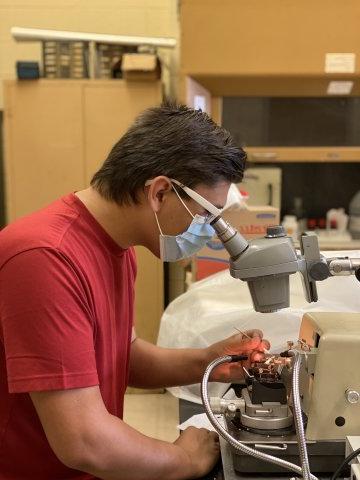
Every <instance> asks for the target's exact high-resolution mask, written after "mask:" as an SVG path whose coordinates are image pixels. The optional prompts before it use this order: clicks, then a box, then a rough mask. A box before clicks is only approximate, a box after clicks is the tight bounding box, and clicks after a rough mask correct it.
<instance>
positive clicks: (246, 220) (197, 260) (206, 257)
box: [192, 206, 279, 280]
mask: <svg viewBox="0 0 360 480" xmlns="http://www.w3.org/2000/svg"><path fill="white" fill-rule="evenodd" d="M223 218H224V219H225V220H226V221H227V222H229V223H230V225H232V226H233V227H234V228H236V229H237V230H238V231H239V232H240V233H241V234H242V235H243V236H244V237H245V238H246V239H247V240H251V239H253V238H259V237H263V236H264V235H265V234H266V229H267V227H269V226H271V225H278V224H279V209H278V208H275V207H270V206H263V207H261V206H248V207H247V208H246V209H239V208H236V209H229V210H226V211H225V212H224V214H223ZM228 267H229V254H228V253H227V251H226V250H225V248H224V246H223V244H222V243H221V242H220V240H219V239H218V238H217V237H216V236H215V237H214V238H213V239H212V240H210V242H208V243H207V246H206V247H204V248H202V249H201V250H200V251H199V252H198V253H197V255H196V257H194V259H193V262H192V271H193V278H194V280H201V279H203V278H205V277H208V276H209V275H212V274H213V273H216V272H220V271H221V270H226V269H227V268H228Z"/></svg>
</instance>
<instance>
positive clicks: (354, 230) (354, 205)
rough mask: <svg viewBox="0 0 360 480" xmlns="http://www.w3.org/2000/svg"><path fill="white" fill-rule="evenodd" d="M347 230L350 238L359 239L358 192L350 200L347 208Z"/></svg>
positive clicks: (359, 205) (359, 206)
mask: <svg viewBox="0 0 360 480" xmlns="http://www.w3.org/2000/svg"><path fill="white" fill-rule="evenodd" d="M349 213H350V222H349V230H350V233H351V236H352V238H354V239H356V240H358V239H360V190H359V191H358V192H357V193H356V194H355V196H354V197H353V198H352V200H351V202H350V206H349Z"/></svg>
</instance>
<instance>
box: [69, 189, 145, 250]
mask: <svg viewBox="0 0 360 480" xmlns="http://www.w3.org/2000/svg"><path fill="white" fill-rule="evenodd" d="M75 195H76V196H77V197H78V198H79V200H80V201H81V202H82V203H83V204H84V205H85V207H86V208H87V210H89V212H90V213H91V215H92V216H93V217H94V218H95V220H96V221H97V222H98V223H99V224H100V225H101V226H102V228H103V229H104V230H105V231H106V232H107V233H108V234H109V235H110V237H111V238H112V239H113V240H114V241H115V242H116V243H117V244H118V245H119V246H120V247H121V248H124V249H125V248H128V247H131V246H133V245H139V244H141V242H140V239H139V238H138V236H139V231H138V228H136V225H135V223H136V221H137V219H138V215H135V212H134V211H133V210H134V207H132V206H120V205H118V204H116V203H115V202H110V201H108V200H106V199H104V198H103V197H102V196H101V195H100V194H99V193H98V192H97V191H96V190H94V189H93V188H92V187H89V188H87V189H85V190H81V191H79V192H76V193H75Z"/></svg>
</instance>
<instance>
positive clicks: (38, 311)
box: [0, 194, 136, 480]
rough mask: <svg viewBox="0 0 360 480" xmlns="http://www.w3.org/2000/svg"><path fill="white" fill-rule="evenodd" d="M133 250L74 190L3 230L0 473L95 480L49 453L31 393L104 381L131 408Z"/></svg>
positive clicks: (108, 392)
mask: <svg viewBox="0 0 360 480" xmlns="http://www.w3.org/2000/svg"><path fill="white" fill-rule="evenodd" d="M135 275H136V263H135V254H134V250H133V249H132V248H130V249H127V250H123V249H121V248H120V247H119V246H118V245H117V244H116V243H115V242H114V241H113V240H112V238H111V237H110V236H109V235H108V234H107V233H106V232H105V230H104V229H103V228H102V227H101V226H100V225H99V223H98V222H97V221H96V220H95V219H94V217H93V216H92V215H91V214H90V212H89V211H88V210H87V209H86V207H85V206H84V205H83V204H82V202H81V201H80V200H79V199H78V198H77V197H76V196H75V195H74V194H70V195H67V196H65V197H63V198H61V199H59V200H58V201H56V202H54V203H52V204H51V205H50V206H48V207H47V208H45V209H43V210H40V211H39V212H36V213H34V214H32V215H29V216H27V217H24V218H22V219H20V220H18V221H17V222H15V223H13V224H11V225H10V226H8V227H7V228H5V229H4V230H3V231H2V232H1V233H0V479H1V480H4V479H16V480H20V479H21V480H25V479H36V480H39V479H51V480H55V479H61V480H65V479H70V478H71V479H73V478H76V479H89V478H92V477H91V475H87V474H84V473H81V472H78V471H76V470H72V469H69V468H67V467H66V466H65V465H63V464H62V463H61V462H60V461H59V460H58V459H57V457H56V456H55V454H54V453H53V451H52V450H51V448H50V446H49V444H48V441H47V439H46V436H45V434H44V431H43V429H42V426H41V423H40V420H39V418H38V416H37V413H36V411H35V408H34V406H33V404H32V401H31V399H30V396H29V394H28V392H33V391H45V390H63V389H69V388H81V387H90V386H93V385H99V386H100V390H101V394H102V398H103V400H104V403H105V405H106V407H107V409H108V411H109V412H110V413H111V414H113V415H116V416H118V417H122V413H123V396H124V393H125V389H126V386H127V381H128V367H129V352H130V342H131V330H132V322H133V302H134V280H135Z"/></svg>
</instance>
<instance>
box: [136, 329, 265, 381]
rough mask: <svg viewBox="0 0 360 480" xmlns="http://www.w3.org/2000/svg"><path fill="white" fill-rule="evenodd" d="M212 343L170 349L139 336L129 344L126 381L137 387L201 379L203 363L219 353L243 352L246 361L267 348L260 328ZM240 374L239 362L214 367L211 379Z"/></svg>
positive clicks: (219, 379) (257, 357) (254, 357)
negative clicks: (197, 346) (247, 357)
mask: <svg viewBox="0 0 360 480" xmlns="http://www.w3.org/2000/svg"><path fill="white" fill-rule="evenodd" d="M246 335H247V336H248V337H250V338H247V337H244V336H243V335H242V334H236V335H233V336H231V337H229V338H227V339H225V340H222V341H220V342H217V343H214V344H213V345H210V346H209V347H207V348H181V349H171V348H162V347H158V346H156V345H153V344H151V343H149V342H146V341H145V340H142V339H141V338H136V339H135V340H134V341H133V342H132V344H131V352H130V377H129V385H130V386H132V387H138V388H158V387H172V386H179V385H189V384H192V383H198V382H200V381H201V378H202V375H203V374H204V371H205V368H206V366H207V365H208V364H209V363H210V362H211V361H212V360H214V359H215V358H217V357H220V356H222V355H238V354H245V355H248V356H249V361H248V362H245V363H243V365H244V366H245V365H246V366H249V364H250V361H251V360H255V359H259V356H262V353H263V352H264V350H265V349H269V348H270V344H269V342H268V341H267V340H263V338H262V335H263V334H262V332H261V331H260V330H249V331H247V332H246ZM240 378H243V369H242V366H241V365H240V364H239V363H236V364H229V365H224V366H220V367H218V368H217V369H216V370H215V371H214V375H213V376H212V380H214V381H223V382H229V381H231V380H234V381H235V380H238V379H240Z"/></svg>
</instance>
